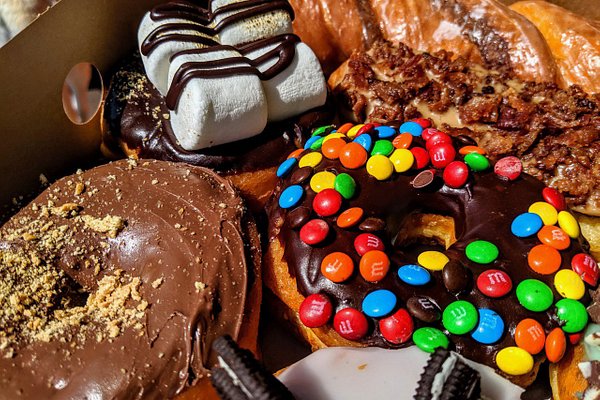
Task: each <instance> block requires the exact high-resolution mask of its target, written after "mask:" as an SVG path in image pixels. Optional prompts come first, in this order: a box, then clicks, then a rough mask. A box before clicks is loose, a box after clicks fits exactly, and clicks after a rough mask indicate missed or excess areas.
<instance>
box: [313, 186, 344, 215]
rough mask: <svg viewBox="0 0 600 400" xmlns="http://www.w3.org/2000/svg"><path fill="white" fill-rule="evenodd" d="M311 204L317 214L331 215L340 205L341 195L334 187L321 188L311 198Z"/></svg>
mask: <svg viewBox="0 0 600 400" xmlns="http://www.w3.org/2000/svg"><path fill="white" fill-rule="evenodd" d="M312 206H313V210H315V212H316V213H317V215H319V216H321V217H329V216H332V215H334V214H336V213H337V212H338V211H339V210H340V208H341V207H342V195H341V194H340V193H339V192H338V191H337V190H335V189H330V188H328V189H323V190H321V191H320V192H319V193H317V195H316V196H315V198H314V199H313V203H312Z"/></svg>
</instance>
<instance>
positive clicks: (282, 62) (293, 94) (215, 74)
mask: <svg viewBox="0 0 600 400" xmlns="http://www.w3.org/2000/svg"><path fill="white" fill-rule="evenodd" d="M292 18H293V10H292V8H291V6H290V5H289V3H288V2H287V1H273V2H269V1H264V0H248V1H241V2H239V1H238V2H236V1H230V0H229V1H225V0H221V1H210V2H209V5H208V9H204V8H202V7H200V6H197V5H194V4H192V3H188V2H185V1H174V2H169V3H166V4H163V5H158V6H157V7H155V8H154V9H153V10H152V11H150V12H149V13H148V14H146V16H145V17H144V18H143V19H142V22H141V24H140V28H139V32H138V40H139V45H140V48H139V49H140V53H141V54H142V60H143V62H144V66H145V69H146V71H147V73H148V77H149V78H150V81H151V82H152V83H153V84H154V85H155V86H156V88H157V89H158V90H159V92H160V93H161V94H162V95H163V96H164V97H165V98H166V104H167V106H168V107H169V110H170V119H171V123H172V126H173V133H174V134H175V136H176V138H177V139H178V141H179V143H180V144H181V146H182V147H183V148H184V149H186V150H198V149H203V148H207V147H211V146H216V145H219V144H223V143H229V142H232V141H235V140H241V139H245V138H248V137H252V136H255V135H258V134H259V133H260V132H262V131H263V130H264V129H265V127H266V125H267V122H268V121H279V120H282V119H285V118H287V117H290V116H293V115H297V114H298V113H302V112H304V111H307V110H310V109H312V108H314V107H318V106H321V105H323V104H324V103H325V99H326V96H327V88H326V84H325V79H324V77H323V73H322V71H321V67H320V65H319V62H318V60H317V58H316V56H315V55H314V53H313V52H312V50H310V48H309V47H307V46H305V45H303V44H301V43H300V39H299V38H298V37H297V36H295V35H293V34H292V28H291V20H292ZM167 65H168V68H167ZM263 86H264V88H263ZM224 132H229V133H230V134H224Z"/></svg>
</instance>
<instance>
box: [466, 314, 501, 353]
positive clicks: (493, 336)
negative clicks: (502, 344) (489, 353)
mask: <svg viewBox="0 0 600 400" xmlns="http://www.w3.org/2000/svg"><path fill="white" fill-rule="evenodd" d="M478 312H479V322H478V323H477V326H476V327H475V330H474V331H473V333H471V337H472V338H473V339H475V340H477V341H478V342H479V343H483V344H492V343H496V342H497V341H498V340H500V338H501V337H502V335H503V334H504V320H503V319H502V317H500V316H499V315H498V313H496V312H495V311H493V310H490V309H489V308H480V309H479V310H478Z"/></svg>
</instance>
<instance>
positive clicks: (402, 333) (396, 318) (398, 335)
mask: <svg viewBox="0 0 600 400" xmlns="http://www.w3.org/2000/svg"><path fill="white" fill-rule="evenodd" d="M413 330H414V323H413V320H412V317H411V316H410V314H409V313H408V311H406V309H404V308H400V309H399V310H398V311H396V312H395V313H394V314H392V315H391V316H389V317H387V318H384V319H381V320H380V321H379V331H380V332H381V335H382V336H383V337H384V338H385V340H387V341H388V342H390V343H394V344H400V343H405V342H406V341H408V340H409V339H410V337H411V336H412V333H413Z"/></svg>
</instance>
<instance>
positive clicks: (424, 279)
mask: <svg viewBox="0 0 600 400" xmlns="http://www.w3.org/2000/svg"><path fill="white" fill-rule="evenodd" d="M398 277H399V278H400V280H401V281H402V282H404V283H407V284H409V285H411V286H423V285H426V284H428V283H429V281H430V280H431V275H430V274H429V272H427V270H426V269H425V268H423V267H421V266H419V265H414V264H408V265H403V266H401V267H400V268H398Z"/></svg>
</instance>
